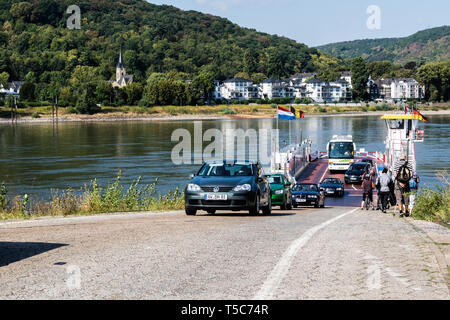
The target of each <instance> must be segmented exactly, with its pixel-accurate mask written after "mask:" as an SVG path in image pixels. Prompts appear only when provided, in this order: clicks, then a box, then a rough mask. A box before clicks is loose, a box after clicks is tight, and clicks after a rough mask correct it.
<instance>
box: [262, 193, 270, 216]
mask: <svg viewBox="0 0 450 320" xmlns="http://www.w3.org/2000/svg"><path fill="white" fill-rule="evenodd" d="M263 214H264V215H265V216H270V215H271V214H272V199H271V198H270V197H269V203H268V204H267V206H265V207H264V208H263Z"/></svg>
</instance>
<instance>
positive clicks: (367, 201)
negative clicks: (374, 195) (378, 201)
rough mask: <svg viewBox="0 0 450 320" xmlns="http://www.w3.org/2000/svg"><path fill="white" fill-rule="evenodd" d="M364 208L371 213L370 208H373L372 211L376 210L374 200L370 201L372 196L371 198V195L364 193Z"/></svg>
mask: <svg viewBox="0 0 450 320" xmlns="http://www.w3.org/2000/svg"><path fill="white" fill-rule="evenodd" d="M364 198H365V199H364V208H365V209H366V210H367V211H369V210H370V207H372V210H375V208H374V207H373V204H372V200H370V196H369V193H367V192H366V193H364Z"/></svg>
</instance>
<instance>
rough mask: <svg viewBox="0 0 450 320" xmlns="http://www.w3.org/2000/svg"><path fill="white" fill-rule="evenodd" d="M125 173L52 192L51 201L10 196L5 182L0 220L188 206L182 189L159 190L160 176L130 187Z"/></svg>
mask: <svg viewBox="0 0 450 320" xmlns="http://www.w3.org/2000/svg"><path fill="white" fill-rule="evenodd" d="M121 176H122V175H121V172H119V174H118V176H117V177H116V178H115V179H114V180H113V181H110V182H108V183H107V184H106V186H105V187H102V186H100V185H99V184H98V182H97V179H94V180H92V181H91V182H90V184H89V185H87V186H85V187H83V188H82V189H81V190H80V192H75V191H74V190H72V189H70V188H69V189H67V190H59V191H52V192H51V199H50V200H49V201H41V200H39V199H30V197H29V196H28V195H25V196H22V197H21V196H16V197H15V198H14V199H13V201H11V200H10V199H9V197H8V194H7V193H8V190H7V188H6V186H5V185H4V184H1V185H0V219H11V218H30V217H37V216H68V215H83V214H84V215H85V214H97V213H110V212H133V211H161V210H179V209H183V208H184V194H183V192H181V191H180V190H179V189H178V188H177V189H175V190H171V191H169V192H168V193H166V194H164V195H163V194H160V193H158V192H157V190H156V186H157V183H158V179H156V180H155V182H153V183H151V184H147V185H142V184H141V180H142V178H141V177H139V178H137V179H136V180H135V181H133V182H132V183H131V185H130V186H128V187H127V188H126V186H125V185H123V184H122V183H121Z"/></svg>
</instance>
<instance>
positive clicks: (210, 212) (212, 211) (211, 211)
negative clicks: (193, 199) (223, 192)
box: [206, 210, 216, 214]
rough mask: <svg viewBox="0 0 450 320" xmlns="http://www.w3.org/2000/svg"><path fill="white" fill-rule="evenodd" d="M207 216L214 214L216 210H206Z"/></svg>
mask: <svg viewBox="0 0 450 320" xmlns="http://www.w3.org/2000/svg"><path fill="white" fill-rule="evenodd" d="M206 212H207V213H208V214H215V213H216V210H207V211H206Z"/></svg>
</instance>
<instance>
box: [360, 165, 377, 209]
mask: <svg viewBox="0 0 450 320" xmlns="http://www.w3.org/2000/svg"><path fill="white" fill-rule="evenodd" d="M374 188H375V185H374V183H373V181H372V176H371V175H369V174H366V175H365V176H364V181H363V199H362V204H361V210H364V203H365V201H366V197H368V198H369V201H370V205H371V206H372V210H375V207H374V206H373V189H374Z"/></svg>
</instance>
